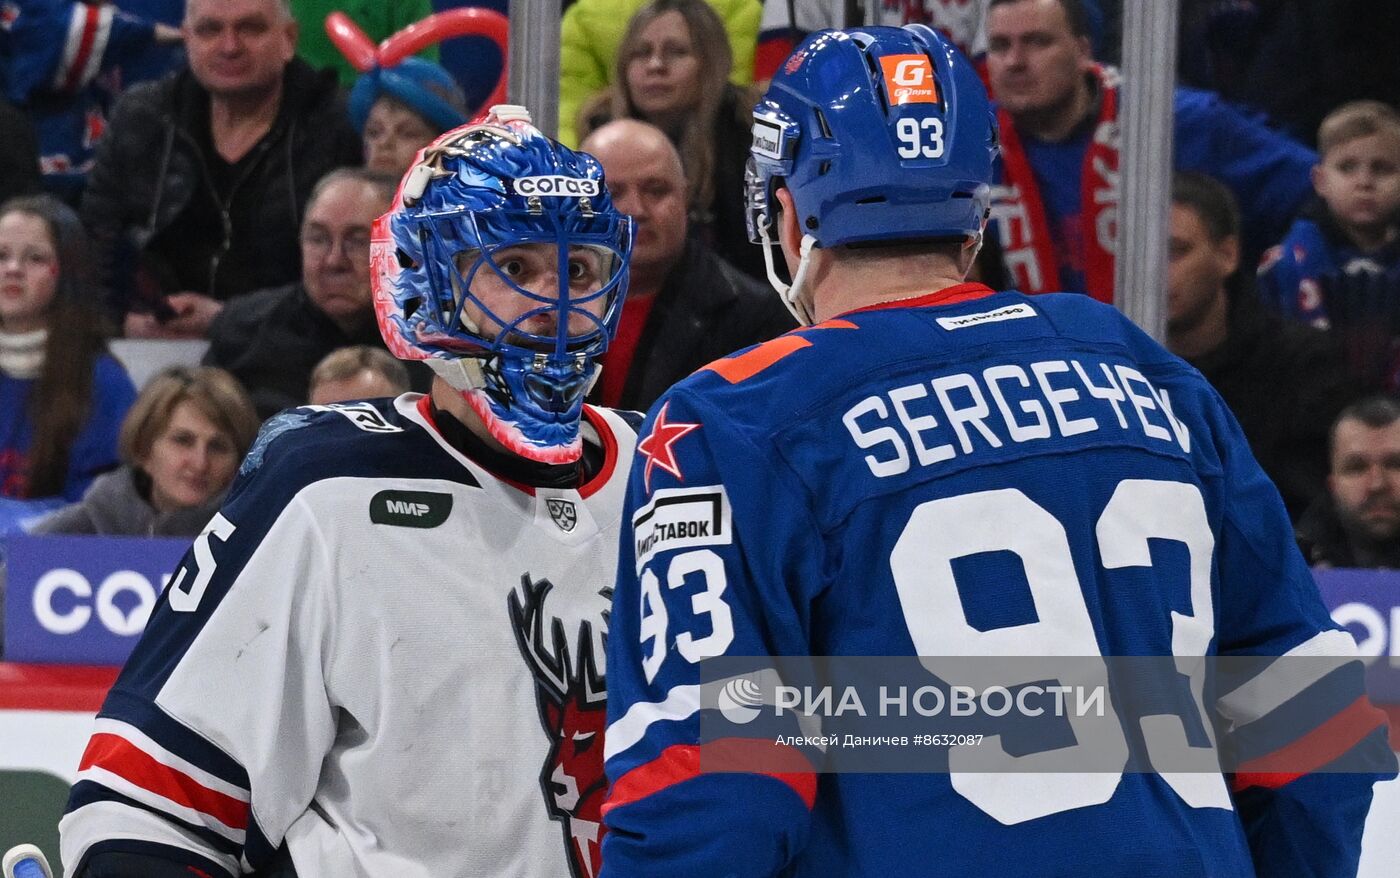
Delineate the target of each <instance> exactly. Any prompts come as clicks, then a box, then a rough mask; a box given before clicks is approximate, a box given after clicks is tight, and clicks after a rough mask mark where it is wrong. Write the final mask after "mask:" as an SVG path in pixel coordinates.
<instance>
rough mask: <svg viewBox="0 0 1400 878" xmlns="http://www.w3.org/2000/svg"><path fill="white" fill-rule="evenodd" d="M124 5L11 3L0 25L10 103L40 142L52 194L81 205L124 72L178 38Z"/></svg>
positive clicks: (43, 0)
mask: <svg viewBox="0 0 1400 878" xmlns="http://www.w3.org/2000/svg"><path fill="white" fill-rule="evenodd" d="M127 5H128V4H127V3H126V2H122V3H121V4H120V6H119V5H118V4H116V3H108V2H83V0H10V2H7V3H5V4H4V10H5V11H4V21H3V26H0V58H3V59H4V61H3V62H2V63H0V66H3V74H0V81H3V85H4V93H5V96H6V97H7V98H8V99H9V100H10V101H11V102H13V103H14V104H15V105H16V106H18V107H22V108H23V109H24V110H25V112H26V113H27V114H28V115H29V117H30V119H31V120H32V121H33V123H34V129H35V131H36V132H37V136H38V147H39V151H38V153H37V155H38V156H39V165H40V168H41V169H42V172H43V175H44V186H45V188H46V189H48V191H50V192H53V193H54V194H55V195H58V196H60V197H61V198H63V199H65V200H66V201H69V202H72V203H74V204H76V203H77V200H78V197H79V195H81V194H82V189H83V184H84V182H85V181H86V179H87V172H88V169H89V168H91V166H92V160H93V152H94V149H95V148H96V146H97V142H98V140H99V139H100V138H101V136H102V132H103V129H104V128H105V126H106V116H107V110H108V108H109V107H110V106H111V103H112V101H113V100H114V99H115V98H116V92H117V90H118V89H119V88H120V87H121V83H122V81H123V76H122V68H123V67H124V66H125V65H127V64H130V63H133V62H137V61H139V60H140V59H142V58H143V57H144V56H146V55H148V54H151V53H153V52H154V51H156V49H157V47H158V46H169V45H176V44H178V43H179V42H180V31H179V30H178V29H177V28H173V27H171V26H169V25H167V24H162V23H160V22H156V21H152V20H150V19H148V18H146V17H144V16H141V15H138V14H133V12H132V11H131V10H129V9H127V8H126V7H127Z"/></svg>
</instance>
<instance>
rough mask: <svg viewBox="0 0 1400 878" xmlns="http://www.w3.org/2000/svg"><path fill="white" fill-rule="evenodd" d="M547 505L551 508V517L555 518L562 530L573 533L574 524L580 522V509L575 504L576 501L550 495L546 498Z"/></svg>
mask: <svg viewBox="0 0 1400 878" xmlns="http://www.w3.org/2000/svg"><path fill="white" fill-rule="evenodd" d="M545 507H546V508H547V509H548V510H549V517H550V518H552V519H554V523H555V524H557V525H559V529H560V530H562V531H563V532H564V533H573V530H574V525H576V524H578V509H577V508H576V507H575V506H574V501H572V500H565V499H563V498H562V497H549V498H546V499H545Z"/></svg>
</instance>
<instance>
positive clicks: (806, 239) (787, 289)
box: [758, 217, 817, 326]
mask: <svg viewBox="0 0 1400 878" xmlns="http://www.w3.org/2000/svg"><path fill="white" fill-rule="evenodd" d="M758 234H759V237H760V238H762V239H763V245H762V246H763V263H764V265H765V267H767V269H768V283H770V284H772V285H773V289H775V290H777V291H778V296H779V297H780V298H781V299H782V300H783V304H784V305H786V306H787V309H788V311H789V312H791V314H792V316H793V319H795V320H796V321H797V322H798V324H799V325H801V326H811V325H812V324H813V323H816V322H817V321H816V318H815V316H814V315H813V314H812V306H811V305H810V304H809V303H807V302H804V301H802V298H801V296H802V293H803V286H804V284H805V283H806V280H807V269H808V268H809V267H810V266H811V264H812V260H811V258H810V257H811V255H812V248H813V247H815V246H816V244H817V239H816V238H813V237H812V236H811V235H803V236H802V245H801V247H800V248H799V250H798V257H797V273H796V274H795V275H793V278H792V285H791V286H789V285H788V284H785V283H783V282H782V281H781V280H780V279H779V278H778V272H777V271H776V270H775V269H774V267H773V250H774V249H775V248H776V247H777V246H778V242H776V241H774V240H773V239H772V238H770V237H768V222H767V218H766V217H765V218H764V219H763V221H762V222H760V223H758Z"/></svg>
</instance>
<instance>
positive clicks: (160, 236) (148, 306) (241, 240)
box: [83, 0, 360, 338]
mask: <svg viewBox="0 0 1400 878" xmlns="http://www.w3.org/2000/svg"><path fill="white" fill-rule="evenodd" d="M184 33H185V45H186V48H187V51H188V54H189V64H190V69H189V70H188V71H183V72H181V73H178V74H172V75H171V76H170V77H167V78H166V79H163V80H160V81H158V82H150V83H143V84H142V85H139V86H137V87H135V88H133V89H131V90H129V91H127V92H126V93H125V94H123V96H122V98H121V100H120V101H119V102H118V104H117V107H116V110H115V112H114V114H113V119H112V124H111V129H110V130H109V131H108V134H107V137H106V138H104V139H103V141H102V144H101V146H100V147H99V149H98V154H97V163H96V165H95V166H94V167H93V170H92V173H91V174H90V176H89V180H88V189H87V193H86V194H85V196H84V198H83V219H84V221H85V222H86V223H87V225H88V228H89V229H91V230H92V231H93V233H94V236H95V237H96V239H97V243H98V247H99V250H100V253H101V256H102V259H103V260H104V263H103V264H104V267H105V268H106V269H107V270H108V271H109V272H110V273H112V274H113V279H114V282H115V284H116V286H117V288H118V289H117V293H118V294H117V296H116V301H115V302H114V310H115V311H116V312H117V313H118V314H119V315H120V316H122V317H123V318H124V328H125V331H126V334H127V335H128V336H133V337H177V338H198V337H202V336H203V335H204V334H205V331H206V330H207V329H208V327H209V324H210V323H211V322H213V319H214V316H215V315H216V314H218V312H219V310H220V309H221V308H222V307H223V304H224V303H225V302H226V301H228V300H230V299H232V298H234V297H236V296H240V295H242V294H245V293H249V292H252V291H253V290H258V289H264V288H267V287H272V286H276V285H278V284H284V283H290V282H292V281H295V280H296V278H297V276H298V274H299V271H300V262H299V253H298V251H297V248H296V245H295V242H296V232H297V228H298V226H299V224H300V221H301V216H302V210H303V207H304V205H305V203H306V198H307V196H308V194H309V193H310V191H311V187H312V186H313V185H314V184H315V182H316V181H317V180H318V179H320V177H321V176H322V175H324V174H325V172H326V171H328V170H330V169H332V168H335V167H339V166H342V165H357V164H359V163H360V139H359V136H358V135H357V134H356V133H355V130H354V128H353V127H352V126H351V125H350V120H349V118H348V116H347V115H346V111H345V102H344V100H343V99H342V97H341V96H340V93H339V90H338V88H337V85H336V81H335V77H334V76H333V75H331V74H329V73H318V72H317V71H314V70H312V69H311V67H310V66H309V65H307V64H306V62H304V61H301V60H299V59H294V58H293V56H292V50H293V46H294V45H295V43H296V36H297V25H296V22H294V21H293V20H292V19H291V17H290V15H289V13H288V11H287V7H286V3H285V0H189V3H188V4H187V6H186V10H185V21H184ZM119 245H120V249H119ZM133 251H134V252H133ZM118 253H121V254H122V255H125V256H127V257H130V258H131V259H136V260H138V261H139V262H140V267H141V269H142V271H141V273H140V274H141V279H142V281H143V284H142V287H141V289H142V291H143V292H142V295H140V296H134V294H133V290H132V289H131V283H130V281H131V278H130V277H129V276H128V273H127V272H125V271H120V270H117V268H116V263H115V262H114V261H113V259H114V256H115V255H117V254H118Z"/></svg>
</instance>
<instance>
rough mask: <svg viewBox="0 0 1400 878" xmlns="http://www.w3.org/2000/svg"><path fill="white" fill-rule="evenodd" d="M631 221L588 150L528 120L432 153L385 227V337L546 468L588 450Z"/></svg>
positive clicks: (375, 251)
mask: <svg viewBox="0 0 1400 878" xmlns="http://www.w3.org/2000/svg"><path fill="white" fill-rule="evenodd" d="M631 250H632V221H631V219H629V218H628V217H627V216H625V215H623V214H622V213H620V212H619V211H618V210H617V209H616V208H615V207H614V206H613V203H612V199H611V198H610V197H609V195H608V191H607V188H606V186H605V184H604V181H603V169H602V166H601V165H599V164H598V162H597V160H596V159H594V158H593V157H592V156H590V155H588V154H587V153H582V152H575V151H574V150H571V149H569V148H567V147H565V146H563V145H561V144H559V143H557V142H556V141H554V140H551V139H550V138H548V137H546V136H545V135H544V134H542V133H541V132H540V131H539V130H538V129H536V128H535V127H534V126H533V125H532V124H531V123H530V117H529V114H528V112H526V111H525V110H524V108H522V107H512V106H504V105H503V106H497V107H494V108H492V110H491V111H490V113H488V114H487V115H486V116H485V117H483V119H481V120H479V121H478V122H474V123H472V124H469V125H464V126H462V127H461V128H457V129H454V130H452V131H449V132H447V133H446V134H444V135H442V136H441V137H439V138H438V139H437V140H436V141H434V142H433V143H432V144H431V145H430V146H427V147H425V148H424V149H423V150H422V151H421V152H420V153H419V154H418V157H417V160H416V161H415V162H414V164H413V166H412V167H411V168H410V169H409V171H408V173H407V174H406V175H405V176H404V178H403V182H402V183H401V184H400V186H399V191H398V195H397V196H396V197H395V199H394V206H393V207H392V208H391V209H390V210H389V212H388V213H386V214H384V215H383V216H382V217H380V218H379V219H378V220H377V221H376V222H375V224H374V232H373V235H372V240H371V248H370V252H371V287H372V289H373V293H374V306H375V313H376V315H377V317H378V320H379V328H380V332H381V333H382V334H383V336H384V340H385V343H386V344H387V345H388V347H389V350H390V351H391V352H393V354H394V355H395V356H397V357H399V358H401V359H405V360H424V361H426V362H427V363H428V365H429V366H430V367H431V368H432V369H433V371H434V372H436V373H437V374H438V375H439V376H441V377H442V378H444V379H445V380H447V382H448V383H449V384H451V385H452V386H453V387H454V388H455V389H456V390H458V391H459V392H461V393H462V395H463V397H464V398H465V399H466V401H467V403H468V404H469V405H470V406H471V408H472V409H473V411H475V412H476V413H477V414H478V415H479V416H480V417H481V418H482V421H483V422H484V423H485V425H486V427H487V429H488V431H489V432H490V434H491V436H492V437H493V438H495V439H496V440H497V441H499V442H501V443H502V444H503V445H505V446H506V447H507V448H509V449H511V450H512V451H514V452H515V453H517V454H520V455H522V456H524V457H527V458H530V459H532V460H538V461H541V462H546V463H560V462H567V461H571V460H576V459H577V458H578V456H579V454H580V453H581V452H582V444H581V440H580V439H579V418H580V416H581V414H582V407H583V398H584V396H585V394H586V393H587V392H588V389H589V388H590V387H591V386H592V384H593V381H594V380H595V379H596V377H597V373H598V369H599V366H598V365H597V362H596V359H597V357H598V356H599V355H600V354H602V353H603V351H604V350H606V348H607V346H608V343H609V341H610V340H611V338H612V334H613V332H614V331H615V329H616V327H617V321H618V319H619V317H620V315H621V312H622V301H623V298H624V297H625V296H626V292H627V270H628V265H629V262H630V257H631Z"/></svg>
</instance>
